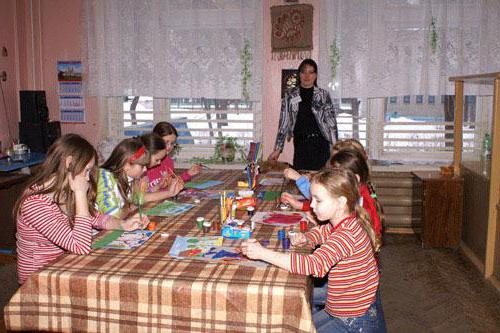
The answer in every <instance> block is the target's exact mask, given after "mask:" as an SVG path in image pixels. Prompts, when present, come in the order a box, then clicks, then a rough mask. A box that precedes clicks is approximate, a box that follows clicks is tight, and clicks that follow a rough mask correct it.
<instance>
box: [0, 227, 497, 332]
mask: <svg viewBox="0 0 500 333" xmlns="http://www.w3.org/2000/svg"><path fill="white" fill-rule="evenodd" d="M380 265H381V270H382V284H381V286H382V287H381V288H382V303H383V306H384V312H385V319H386V322H387V330H388V332H404V333H412V332H419V333H421V332H443V333H444V332H446V333H448V332H454V333H460V332H488V333H489V332H500V294H499V293H498V292H497V291H496V290H495V289H494V288H493V287H492V286H491V285H489V284H488V283H486V282H485V281H484V280H483V278H482V276H481V275H480V274H479V272H478V271H477V270H476V269H475V267H474V266H472V264H470V263H469V262H468V261H467V259H465V258H464V257H463V256H462V255H460V253H458V252H456V251H452V250H443V249H439V250H438V249H422V248H421V246H420V243H419V241H418V239H417V238H416V237H415V236H413V235H388V236H387V237H386V238H385V245H384V247H383V248H382V253H381V255H380ZM0 281H2V288H0V314H1V317H0V332H3V331H5V327H4V324H3V307H4V305H5V304H6V303H7V302H8V300H9V299H10V297H11V295H12V294H13V293H14V292H15V290H16V288H17V282H16V276H15V263H12V262H10V263H9V262H8V260H5V258H2V257H1V256H0Z"/></svg>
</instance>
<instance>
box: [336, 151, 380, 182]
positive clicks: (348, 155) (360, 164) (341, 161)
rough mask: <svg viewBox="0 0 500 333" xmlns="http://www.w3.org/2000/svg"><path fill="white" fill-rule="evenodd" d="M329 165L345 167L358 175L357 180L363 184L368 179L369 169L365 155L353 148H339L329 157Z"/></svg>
mask: <svg viewBox="0 0 500 333" xmlns="http://www.w3.org/2000/svg"><path fill="white" fill-rule="evenodd" d="M330 165H331V166H332V167H334V168H335V167H337V168H346V169H348V170H350V171H352V172H353V173H354V174H356V175H358V176H359V178H360V179H359V181H360V183H362V184H365V183H367V182H368V181H369V178H370V171H369V169H368V164H367V163H366V160H365V157H364V156H363V155H361V153H360V152H358V151H357V150H354V149H347V148H346V149H341V150H339V151H338V152H337V153H336V154H335V155H333V156H332V158H331V159H330Z"/></svg>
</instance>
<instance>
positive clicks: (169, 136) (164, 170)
mask: <svg viewBox="0 0 500 333" xmlns="http://www.w3.org/2000/svg"><path fill="white" fill-rule="evenodd" d="M153 133H156V134H158V135H159V136H160V137H161V138H162V139H163V141H164V142H165V146H166V147H165V153H166V156H165V158H164V159H163V160H162V161H161V163H160V165H158V166H156V167H152V168H149V169H148V170H147V176H148V179H149V183H150V184H152V185H157V184H159V183H160V182H161V181H162V180H163V179H165V178H166V177H167V176H168V175H170V174H173V170H174V160H173V159H172V158H171V157H170V156H168V155H169V154H170V153H172V151H173V150H174V147H175V146H176V142H177V136H178V135H177V130H176V129H175V127H174V126H172V124H170V123H167V122H166V121H162V122H159V123H158V124H156V126H155V127H154V128H153ZM201 169H202V166H201V165H200V164H194V165H192V166H191V168H190V169H189V170H187V171H185V172H183V173H182V174H181V179H182V180H183V181H184V182H188V181H190V180H191V178H192V177H193V176H194V175H197V174H199V173H200V172H201Z"/></svg>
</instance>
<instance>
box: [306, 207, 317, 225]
mask: <svg viewBox="0 0 500 333" xmlns="http://www.w3.org/2000/svg"><path fill="white" fill-rule="evenodd" d="M305 213H306V218H307V221H308V222H309V224H312V225H313V226H317V225H318V224H319V223H318V220H317V219H316V217H315V216H314V215H313V213H312V212H311V211H307V212H305Z"/></svg>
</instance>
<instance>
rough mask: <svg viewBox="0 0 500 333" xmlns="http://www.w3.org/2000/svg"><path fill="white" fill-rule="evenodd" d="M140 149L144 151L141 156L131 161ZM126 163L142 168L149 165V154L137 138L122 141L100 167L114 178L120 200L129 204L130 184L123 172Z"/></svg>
mask: <svg viewBox="0 0 500 333" xmlns="http://www.w3.org/2000/svg"><path fill="white" fill-rule="evenodd" d="M141 148H143V149H144V153H143V154H142V155H141V156H137V157H136V158H133V159H131V157H133V156H134V155H135V154H136V153H137V152H138V150H139V149H141ZM127 162H128V163H130V164H139V165H142V166H147V165H149V152H148V151H147V150H145V147H144V144H143V143H142V141H141V140H140V139H139V138H128V139H124V140H122V141H121V142H120V143H119V144H118V145H117V146H116V147H115V149H113V152H112V153H111V155H110V156H109V158H108V159H107V160H106V162H104V163H103V164H102V165H101V168H104V169H107V170H109V171H111V173H112V174H113V175H114V176H115V178H116V180H117V183H118V189H119V190H120V194H121V195H122V198H123V199H124V200H125V201H126V202H129V200H128V193H129V192H130V184H129V181H128V177H127V175H126V174H125V170H124V167H125V165H126V164H127Z"/></svg>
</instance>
